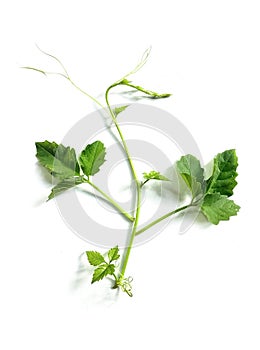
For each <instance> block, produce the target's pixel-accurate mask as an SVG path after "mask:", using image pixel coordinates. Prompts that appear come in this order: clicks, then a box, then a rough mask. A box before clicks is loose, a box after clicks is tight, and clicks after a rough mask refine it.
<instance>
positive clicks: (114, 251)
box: [107, 246, 120, 263]
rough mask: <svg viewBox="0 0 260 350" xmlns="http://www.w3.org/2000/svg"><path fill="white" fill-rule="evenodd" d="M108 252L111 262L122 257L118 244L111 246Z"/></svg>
mask: <svg viewBox="0 0 260 350" xmlns="http://www.w3.org/2000/svg"><path fill="white" fill-rule="evenodd" d="M107 254H108V259H109V262H110V263H111V262H112V261H115V260H118V259H119V258H120V254H119V248H118V246H116V247H114V248H111V249H110V250H109V251H108V253H107Z"/></svg>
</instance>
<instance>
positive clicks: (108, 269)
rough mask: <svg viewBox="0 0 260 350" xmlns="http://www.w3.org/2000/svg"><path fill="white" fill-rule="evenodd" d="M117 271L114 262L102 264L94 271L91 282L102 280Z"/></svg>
mask: <svg viewBox="0 0 260 350" xmlns="http://www.w3.org/2000/svg"><path fill="white" fill-rule="evenodd" d="M114 272H115V265H113V264H101V265H99V267H97V268H96V269H95V271H94V273H93V277H92V281H91V283H94V282H97V281H100V280H102V279H103V278H104V277H106V276H107V275H113V273H114Z"/></svg>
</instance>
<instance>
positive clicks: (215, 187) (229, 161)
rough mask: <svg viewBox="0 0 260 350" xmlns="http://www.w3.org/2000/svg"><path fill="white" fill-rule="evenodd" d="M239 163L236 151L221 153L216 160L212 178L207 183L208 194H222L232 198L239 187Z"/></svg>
mask: <svg viewBox="0 0 260 350" xmlns="http://www.w3.org/2000/svg"><path fill="white" fill-rule="evenodd" d="M237 166H238V161H237V155H236V151H235V150H234V149H231V150H227V151H225V152H222V153H219V154H218V155H217V156H216V157H215V158H214V166H213V173H212V176H211V177H210V178H209V179H208V181H207V193H220V194H223V195H226V196H228V197H230V196H231V195H232V194H233V189H234V187H235V186H236V185H237V181H236V177H237V175H238V174H237V172H236V169H237Z"/></svg>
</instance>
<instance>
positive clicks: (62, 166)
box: [35, 140, 80, 179]
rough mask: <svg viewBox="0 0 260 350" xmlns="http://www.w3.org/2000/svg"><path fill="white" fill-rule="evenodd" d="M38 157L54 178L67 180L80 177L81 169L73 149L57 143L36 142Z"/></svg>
mask: <svg viewBox="0 0 260 350" xmlns="http://www.w3.org/2000/svg"><path fill="white" fill-rule="evenodd" d="M35 145H36V150H37V153H36V157H37V159H38V160H39V163H40V164H41V165H42V166H43V167H45V168H46V169H47V170H48V171H49V172H50V173H51V174H52V175H53V176H54V177H57V178H59V179H67V178H71V177H73V176H78V175H80V168H79V164H78V161H77V158H76V153H75V150H74V149H73V148H70V147H65V146H63V145H62V144H60V145H58V144H57V143H56V142H49V141H47V140H46V141H44V142H36V143H35Z"/></svg>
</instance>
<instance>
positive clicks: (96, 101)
mask: <svg viewBox="0 0 260 350" xmlns="http://www.w3.org/2000/svg"><path fill="white" fill-rule="evenodd" d="M63 76H64V77H65V78H66V79H67V80H68V81H69V82H70V83H71V84H72V85H73V86H74V87H75V88H76V89H77V90H78V91H80V92H81V93H83V94H84V95H85V96H87V97H88V98H90V99H91V100H92V101H94V102H95V103H96V104H97V105H99V107H101V108H103V109H105V107H104V106H103V105H102V103H100V102H99V101H98V100H97V99H96V98H95V97H93V96H91V95H89V94H88V93H87V92H86V91H84V90H82V89H81V88H80V87H79V86H78V85H76V84H75V83H74V81H73V80H71V78H70V77H69V76H65V75H63Z"/></svg>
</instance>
